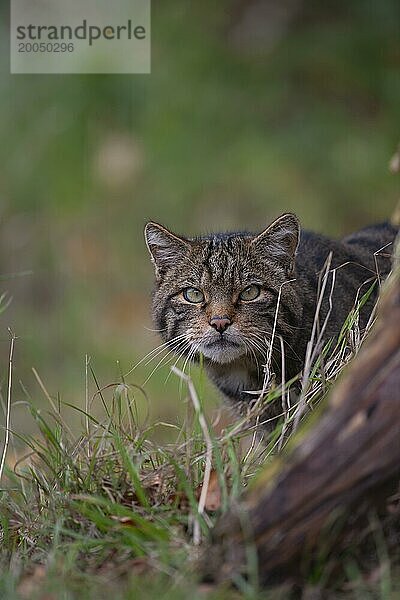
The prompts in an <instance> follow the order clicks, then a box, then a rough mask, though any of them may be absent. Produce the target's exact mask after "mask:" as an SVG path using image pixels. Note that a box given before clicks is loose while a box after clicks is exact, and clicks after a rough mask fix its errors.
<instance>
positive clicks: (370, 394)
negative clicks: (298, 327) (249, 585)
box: [203, 244, 400, 584]
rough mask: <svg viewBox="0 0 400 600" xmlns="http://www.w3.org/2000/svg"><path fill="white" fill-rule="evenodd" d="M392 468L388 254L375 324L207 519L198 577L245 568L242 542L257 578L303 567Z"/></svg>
mask: <svg viewBox="0 0 400 600" xmlns="http://www.w3.org/2000/svg"><path fill="white" fill-rule="evenodd" d="M399 250H400V248H399V244H398V245H397V253H398V252H399ZM399 477H400V264H399V261H397V264H396V265H395V268H394V270H393V273H392V274H391V276H390V277H389V279H388V280H387V282H386V284H385V286H384V290H383V292H382V295H381V298H380V300H379V305H378V318H377V321H376V324H375V325H374V327H373V330H372V331H371V333H370V336H369V338H368V339H367V340H366V342H365V343H364V345H363V347H362V349H361V350H360V352H359V354H358V356H357V357H356V358H355V359H354V360H353V361H352V363H351V364H350V365H349V366H348V367H347V370H346V371H345V374H344V375H343V376H342V378H341V379H340V381H339V382H338V383H337V384H336V385H335V387H334V389H333V392H332V393H331V396H330V400H329V403H328V406H327V407H326V409H325V410H324V411H323V413H322V415H321V418H320V419H319V420H317V422H316V423H314V422H313V424H312V425H311V426H310V425H308V428H307V426H306V430H305V432H303V434H301V432H300V435H296V436H295V438H294V440H293V442H292V444H291V445H290V446H289V448H288V451H287V452H286V453H284V454H282V455H281V456H278V457H276V458H275V459H274V460H273V461H272V463H270V464H269V465H268V466H267V467H265V469H264V471H262V472H261V474H260V476H259V477H258V478H256V480H255V482H254V484H253V485H252V486H250V489H249V491H248V492H247V493H246V494H245V496H244V498H243V501H241V502H240V503H239V504H238V505H236V506H234V507H232V509H231V511H230V513H228V514H227V515H225V516H224V517H223V518H222V520H221V521H220V522H219V523H218V524H217V526H216V528H215V531H214V535H213V543H212V544H211V547H209V548H208V549H207V557H206V558H205V559H204V562H203V564H204V565H205V566H204V572H205V577H206V578H207V579H212V580H213V581H221V580H232V579H233V580H234V579H235V578H237V575H238V574H243V575H245V576H246V573H247V575H248V565H247V563H248V549H249V548H253V549H255V550H256V555H257V559H258V570H259V577H260V579H261V581H262V583H264V584H267V583H270V582H276V581H279V580H281V579H282V578H286V579H287V578H290V577H299V576H300V577H303V576H305V572H304V569H306V570H307V568H309V566H310V564H311V563H312V561H313V559H315V557H316V556H318V552H319V550H320V548H321V544H324V545H325V548H326V547H327V545H328V546H329V544H330V548H331V549H332V546H333V547H336V545H337V551H338V553H340V552H341V551H343V546H341V544H340V538H342V541H343V538H344V537H345V536H346V535H348V533H349V530H351V528H352V527H353V528H355V527H357V524H356V523H357V522H359V520H357V519H355V514H357V515H358V516H359V515H360V514H361V515H364V516H368V515H370V514H371V510H374V511H375V510H376V511H378V510H380V507H381V506H382V501H385V500H386V499H387V497H388V495H389V494H392V493H393V490H394V489H395V488H396V486H397V485H398V482H399ZM339 530H340V533H338V531H339ZM305 565H308V567H307V566H306V567H305Z"/></svg>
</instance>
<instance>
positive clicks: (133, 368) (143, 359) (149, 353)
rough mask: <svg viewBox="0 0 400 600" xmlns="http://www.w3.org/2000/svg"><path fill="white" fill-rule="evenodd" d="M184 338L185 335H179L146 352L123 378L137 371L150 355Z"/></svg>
mask: <svg viewBox="0 0 400 600" xmlns="http://www.w3.org/2000/svg"><path fill="white" fill-rule="evenodd" d="M184 337H186V333H184V334H182V335H180V336H177V337H175V338H173V339H172V340H170V341H167V342H164V343H163V344H160V345H159V346H157V347H156V348H153V350H150V352H148V353H147V354H146V356H144V357H143V358H142V359H140V361H139V362H137V363H136V364H135V365H133V367H132V368H131V369H130V370H129V371H128V372H127V373H125V375H124V377H128V375H130V374H131V373H133V371H135V369H137V367H138V366H139V365H141V364H142V363H144V361H145V360H147V359H148V358H149V357H150V356H151V355H152V354H154V353H155V352H157V353H158V352H159V351H160V352H161V351H162V350H163V349H165V348H166V346H168V345H171V344H173V343H174V342H175V341H177V340H178V339H180V338H184Z"/></svg>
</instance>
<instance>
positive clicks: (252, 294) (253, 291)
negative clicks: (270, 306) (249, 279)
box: [239, 284, 261, 302]
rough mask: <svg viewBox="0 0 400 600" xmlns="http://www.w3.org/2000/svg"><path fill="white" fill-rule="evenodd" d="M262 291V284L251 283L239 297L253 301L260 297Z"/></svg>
mask: <svg viewBox="0 0 400 600" xmlns="http://www.w3.org/2000/svg"><path fill="white" fill-rule="evenodd" d="M260 293H261V288H260V286H259V285H255V284H253V285H249V286H248V287H247V288H245V289H244V290H243V291H242V292H240V294H239V298H240V300H243V301H244V302H251V301H252V300H255V299H256V298H258V296H259V295H260Z"/></svg>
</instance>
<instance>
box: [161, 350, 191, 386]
mask: <svg viewBox="0 0 400 600" xmlns="http://www.w3.org/2000/svg"><path fill="white" fill-rule="evenodd" d="M190 346H191V343H189V345H188V347H189V348H190ZM187 349H188V348H187V347H185V348H183V349H182V350H181V352H180V353H179V354H178V358H177V359H176V361H175V362H174V364H173V365H172V367H171V368H170V370H169V373H168V375H167V377H166V379H165V383H167V381H168V380H169V378H170V376H171V373H172V372H173V367H176V365H177V364H178V362H179V361H180V360H181V358H182V357H183V355H184V354H185V352H186V350H187Z"/></svg>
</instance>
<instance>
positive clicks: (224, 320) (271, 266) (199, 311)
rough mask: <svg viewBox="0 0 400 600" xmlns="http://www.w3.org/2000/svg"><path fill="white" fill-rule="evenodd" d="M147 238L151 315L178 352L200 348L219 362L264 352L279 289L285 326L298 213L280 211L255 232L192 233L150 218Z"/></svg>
mask: <svg viewBox="0 0 400 600" xmlns="http://www.w3.org/2000/svg"><path fill="white" fill-rule="evenodd" d="M145 238H146V243H147V246H148V248H149V251H150V254H151V258H152V261H153V263H154V266H155V271H156V287H155V291H154V295H153V317H154V320H155V323H156V326H157V328H158V329H159V330H160V333H161V335H162V337H163V338H164V340H166V341H168V342H169V346H170V348H173V349H174V350H175V351H176V352H177V354H180V353H182V355H186V356H189V357H190V358H194V357H197V356H198V355H199V354H200V353H201V354H203V356H204V357H205V358H206V359H208V360H210V361H212V362H215V363H220V364H225V363H230V362H232V361H235V360H238V359H241V357H243V356H244V355H246V354H247V355H248V356H249V357H250V358H251V356H254V355H257V356H260V355H262V354H264V355H265V353H266V351H267V348H268V341H269V340H270V339H271V333H272V330H273V327H274V319H275V313H276V307H277V299H278V296H280V302H279V315H280V317H279V319H278V323H277V331H278V332H279V333H280V334H282V335H284V334H285V323H286V324H287V323H290V320H291V318H292V317H293V314H292V313H293V306H294V305H295V296H294V291H293V289H292V286H291V284H290V280H291V278H292V277H293V269H294V258H295V252H296V248H297V244H298V238H299V225H298V221H297V218H296V217H295V216H294V215H291V214H286V215H282V216H281V217H280V218H279V219H277V220H276V221H274V222H273V223H272V225H270V226H269V227H268V228H267V229H266V230H265V231H263V232H262V233H260V234H259V235H256V236H254V235H251V234H241V233H232V234H217V235H210V236H206V237H201V238H195V239H187V238H183V237H178V236H177V235H175V234H173V233H171V232H170V231H168V230H167V229H165V228H164V227H162V226H161V225H158V224H156V223H148V224H147V225H146V229H145ZM292 320H293V319H292Z"/></svg>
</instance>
